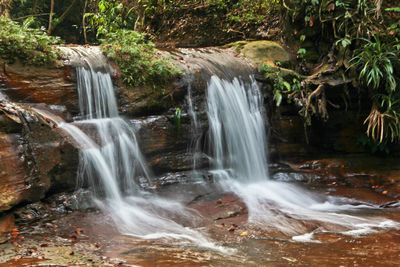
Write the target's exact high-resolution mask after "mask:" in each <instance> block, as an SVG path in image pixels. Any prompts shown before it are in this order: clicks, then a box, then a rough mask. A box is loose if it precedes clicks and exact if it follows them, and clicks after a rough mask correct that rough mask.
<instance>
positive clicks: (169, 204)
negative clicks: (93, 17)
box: [60, 48, 218, 249]
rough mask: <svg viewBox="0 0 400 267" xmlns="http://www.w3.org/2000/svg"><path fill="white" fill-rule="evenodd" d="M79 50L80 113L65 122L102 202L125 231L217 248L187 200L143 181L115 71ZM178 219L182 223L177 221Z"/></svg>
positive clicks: (83, 175) (85, 178)
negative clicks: (157, 190)
mask: <svg viewBox="0 0 400 267" xmlns="http://www.w3.org/2000/svg"><path fill="white" fill-rule="evenodd" d="M68 52H69V53H70V54H74V53H78V56H76V57H78V58H80V59H78V60H77V61H78V62H79V63H80V64H79V65H78V66H77V67H76V70H77V80H78V83H77V87H78V94H79V105H80V112H81V114H80V117H79V119H78V120H75V121H74V122H73V123H61V124H60V127H61V128H62V129H64V130H65V131H67V132H68V133H69V134H70V136H71V137H72V138H73V139H74V140H75V142H76V143H77V144H78V145H79V147H80V168H79V173H78V176H79V178H80V180H81V181H82V182H83V183H84V182H87V183H89V184H90V185H91V188H92V190H93V192H94V198H95V202H96V203H97V205H98V206H99V207H100V208H101V209H102V210H103V211H104V212H105V213H106V214H109V216H110V217H111V218H112V220H113V221H114V223H115V225H116V226H117V228H118V229H119V231H120V232H121V233H123V234H125V235H129V236H134V237H139V238H143V239H163V240H169V239H174V240H178V241H180V242H192V243H195V244H197V245H199V246H205V247H209V248H216V249H218V248H217V247H216V246H215V245H214V244H213V243H211V242H210V241H208V239H207V238H206V237H205V236H204V235H203V234H201V233H200V232H198V231H196V230H194V229H193V228H195V227H196V221H197V216H196V215H195V214H194V213H192V212H191V211H190V210H188V209H187V208H186V207H185V206H184V205H183V204H181V203H179V202H177V201H174V200H169V199H165V198H160V197H158V196H156V195H155V194H152V193H150V192H146V191H144V190H142V188H141V187H140V186H139V185H138V180H139V179H143V178H145V179H147V180H148V181H149V183H150V184H151V174H150V172H149V170H148V168H147V166H146V164H145V161H144V158H143V156H142V154H141V152H140V149H139V147H138V143H137V140H136V136H135V133H134V131H133V129H132V128H131V126H130V125H128V124H127V122H125V121H124V120H123V119H122V118H121V117H119V115H118V107H117V101H116V98H115V93H114V86H113V84H112V80H111V73H109V72H107V70H108V68H107V67H101V66H102V65H101V62H103V64H104V66H107V63H106V60H105V59H104V58H100V59H101V60H102V61H101V62H99V57H98V56H97V57H95V59H96V61H95V63H96V64H97V66H100V67H101V68H95V67H94V64H92V63H91V58H90V57H86V56H85V55H86V54H85V50H84V51H80V50H76V48H75V49H74V51H68ZM177 220H179V223H178V222H177Z"/></svg>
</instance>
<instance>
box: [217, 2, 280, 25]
mask: <svg viewBox="0 0 400 267" xmlns="http://www.w3.org/2000/svg"><path fill="white" fill-rule="evenodd" d="M216 2H219V3H221V2H222V3H225V2H228V3H229V1H216ZM232 2H234V1H232ZM278 4H279V0H260V1H254V0H240V1H236V3H235V4H232V5H231V6H227V4H225V5H226V8H228V15H227V17H228V19H229V20H231V21H233V22H237V23H243V22H244V23H246V22H253V23H261V22H262V21H263V20H264V19H265V17H266V15H268V14H271V13H272V11H276V10H277V9H278V6H279V5H278Z"/></svg>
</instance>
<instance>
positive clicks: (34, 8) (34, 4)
mask: <svg viewBox="0 0 400 267" xmlns="http://www.w3.org/2000/svg"><path fill="white" fill-rule="evenodd" d="M38 1H39V0H34V1H33V4H32V13H33V15H36V13H37V6H38Z"/></svg>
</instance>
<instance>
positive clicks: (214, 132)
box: [207, 76, 268, 181]
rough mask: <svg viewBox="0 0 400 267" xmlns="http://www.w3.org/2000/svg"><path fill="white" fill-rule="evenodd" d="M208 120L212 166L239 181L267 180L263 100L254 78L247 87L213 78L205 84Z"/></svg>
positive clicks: (236, 81) (237, 82)
mask: <svg viewBox="0 0 400 267" xmlns="http://www.w3.org/2000/svg"><path fill="white" fill-rule="evenodd" d="M207 99H208V100H207V104H208V105H207V106H208V119H209V122H210V132H211V140H212V150H213V152H214V155H215V162H214V164H215V167H216V168H217V169H219V170H224V169H230V170H231V174H232V175H234V176H236V178H237V179H239V180H249V181H255V180H264V179H266V178H267V177H268V169H267V165H266V164H267V155H266V145H265V144H266V140H265V139H266V133H265V125H264V118H263V114H262V107H263V101H262V98H261V94H260V90H259V88H258V85H257V83H256V81H255V79H254V78H253V77H251V79H250V84H246V83H244V82H243V81H242V82H241V81H239V79H238V78H234V79H233V81H232V82H229V81H226V80H221V79H220V78H218V77H216V76H213V77H211V79H210V82H209V84H208V95H207Z"/></svg>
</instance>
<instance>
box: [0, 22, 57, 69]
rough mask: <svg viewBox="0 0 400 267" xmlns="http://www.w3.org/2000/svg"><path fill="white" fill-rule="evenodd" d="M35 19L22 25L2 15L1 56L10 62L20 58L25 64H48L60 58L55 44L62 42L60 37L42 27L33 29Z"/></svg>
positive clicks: (0, 30) (0, 31) (0, 26)
mask: <svg viewBox="0 0 400 267" xmlns="http://www.w3.org/2000/svg"><path fill="white" fill-rule="evenodd" d="M32 22H33V19H32V18H30V19H27V20H25V22H24V23H23V24H22V25H21V24H19V23H17V22H14V21H11V20H10V19H8V18H5V17H0V57H1V59H2V60H5V61H6V62H8V63H14V62H15V61H17V60H19V61H21V62H22V63H24V64H30V65H46V64H51V63H53V62H55V61H56V60H57V59H58V58H59V52H57V49H56V48H55V47H54V46H53V45H55V44H59V43H61V40H60V39H59V38H58V37H54V36H49V35H47V34H46V33H45V32H44V31H43V30H41V29H32V28H30V27H29V26H30V24H31V23H32Z"/></svg>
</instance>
